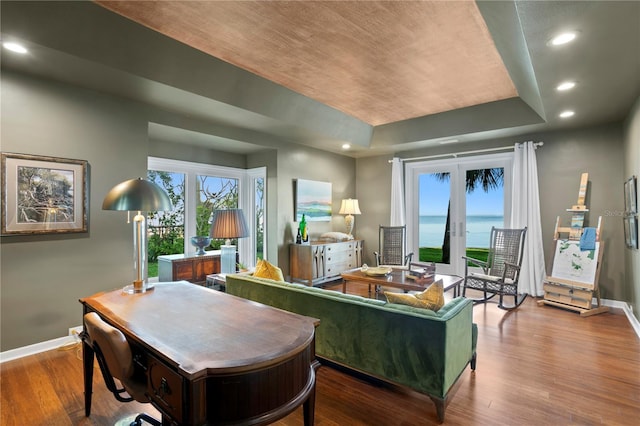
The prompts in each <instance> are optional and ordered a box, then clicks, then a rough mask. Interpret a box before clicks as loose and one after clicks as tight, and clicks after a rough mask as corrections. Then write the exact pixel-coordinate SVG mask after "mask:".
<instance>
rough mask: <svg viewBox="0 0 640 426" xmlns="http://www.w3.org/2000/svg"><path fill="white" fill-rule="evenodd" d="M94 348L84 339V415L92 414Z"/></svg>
mask: <svg viewBox="0 0 640 426" xmlns="http://www.w3.org/2000/svg"><path fill="white" fill-rule="evenodd" d="M93 360H94V352H93V348H92V347H91V345H90V344H88V343H87V342H86V341H84V340H83V341H82V365H83V371H84V415H85V416H87V417H89V415H90V414H91V393H92V392H93Z"/></svg>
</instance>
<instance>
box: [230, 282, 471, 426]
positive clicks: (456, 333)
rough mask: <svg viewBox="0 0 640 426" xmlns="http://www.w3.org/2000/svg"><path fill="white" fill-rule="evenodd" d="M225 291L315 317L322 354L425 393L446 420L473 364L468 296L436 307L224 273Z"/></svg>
mask: <svg viewBox="0 0 640 426" xmlns="http://www.w3.org/2000/svg"><path fill="white" fill-rule="evenodd" d="M226 291H227V293H229V294H232V295H235V296H239V297H243V298H245V299H249V300H253V301H256V302H260V303H263V304H265V305H270V306H274V307H276V308H280V309H284V310H287V311H290V312H295V313H298V314H301V315H307V316H310V317H314V318H318V319H319V320H320V325H319V326H318V328H317V330H316V354H317V356H318V357H319V358H321V359H327V360H329V361H331V362H334V363H337V364H339V365H343V366H347V367H349V368H352V369H355V370H357V371H360V372H363V373H365V374H367V375H370V376H373V377H376V378H380V379H383V380H385V381H389V382H392V383H395V384H399V385H403V386H406V387H409V388H411V389H413V390H416V391H418V392H421V393H424V394H426V395H428V396H429V397H430V398H431V400H432V401H433V402H434V403H435V405H436V413H437V416H438V420H439V421H441V422H442V421H444V412H445V408H446V405H447V402H448V401H447V397H448V396H449V390H450V389H451V387H452V386H453V384H454V383H455V382H456V380H457V379H458V377H459V376H460V375H461V374H462V372H463V371H464V369H465V368H466V366H467V364H469V363H471V369H472V370H475V347H476V341H477V327H476V325H475V324H473V322H472V306H473V303H472V301H471V300H469V299H465V298H463V297H459V298H456V299H454V300H452V301H450V302H449V303H447V304H446V305H445V306H443V307H442V309H440V310H439V311H438V312H433V311H430V310H427V309H421V308H413V307H410V306H405V305H397V304H392V303H386V302H385V301H381V300H376V299H368V298H364V297H360V296H355V295H349V294H342V293H339V292H335V291H329V290H323V289H320V288H316V287H308V286H305V285H302V284H292V283H287V282H278V281H273V280H269V279H264V278H255V277H252V276H250V275H227V279H226Z"/></svg>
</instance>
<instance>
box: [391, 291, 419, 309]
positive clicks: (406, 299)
mask: <svg viewBox="0 0 640 426" xmlns="http://www.w3.org/2000/svg"><path fill="white" fill-rule="evenodd" d="M384 295H385V296H387V302H389V303H398V304H400V305H409V306H413V307H414V308H426V309H429V307H428V306H427V302H424V301H422V300H420V299H418V298H417V297H415V296H414V295H413V294H406V293H394V292H391V291H385V292H384Z"/></svg>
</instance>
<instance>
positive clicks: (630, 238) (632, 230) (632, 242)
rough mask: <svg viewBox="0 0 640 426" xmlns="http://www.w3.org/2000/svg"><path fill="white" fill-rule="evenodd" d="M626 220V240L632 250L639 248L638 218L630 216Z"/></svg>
mask: <svg viewBox="0 0 640 426" xmlns="http://www.w3.org/2000/svg"><path fill="white" fill-rule="evenodd" d="M623 220H624V240H625V244H626V245H627V247H628V248H630V249H637V248H638V217H637V216H635V215H629V216H626V217H624V218H623Z"/></svg>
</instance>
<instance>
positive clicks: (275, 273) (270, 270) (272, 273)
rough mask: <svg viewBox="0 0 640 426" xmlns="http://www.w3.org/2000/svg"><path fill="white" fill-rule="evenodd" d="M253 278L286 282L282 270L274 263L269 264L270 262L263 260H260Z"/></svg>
mask: <svg viewBox="0 0 640 426" xmlns="http://www.w3.org/2000/svg"><path fill="white" fill-rule="evenodd" d="M253 276H254V277H257V278H269V279H270V280H274V281H284V276H283V275H282V269H280V268H278V267H277V266H275V265H273V264H272V263H269V261H268V260H262V259H259V260H258V263H257V264H256V270H255V271H254V273H253Z"/></svg>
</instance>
